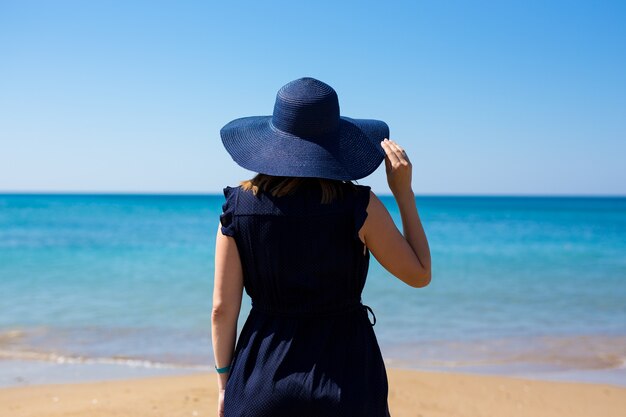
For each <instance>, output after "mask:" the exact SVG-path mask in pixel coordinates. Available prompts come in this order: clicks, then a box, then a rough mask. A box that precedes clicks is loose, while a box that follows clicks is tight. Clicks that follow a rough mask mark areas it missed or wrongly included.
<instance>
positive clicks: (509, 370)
mask: <svg viewBox="0 0 626 417" xmlns="http://www.w3.org/2000/svg"><path fill="white" fill-rule="evenodd" d="M384 363H385V367H386V369H387V370H390V369H394V370H401V371H411V372H413V371H414V372H431V373H441V374H453V375H467V376H492V377H502V378H523V379H529V380H537V381H545V382H569V383H588V384H604V385H611V386H615V387H618V388H626V368H624V367H623V366H622V367H619V368H606V369H554V368H550V367H544V368H540V367H538V366H536V365H529V364H523V363H519V364H516V366H515V365H511V364H509V365H507V366H498V365H491V366H489V365H483V366H473V367H471V366H464V367H441V366H423V365H415V364H411V363H410V362H407V361H405V360H402V359H394V358H389V357H386V358H385V359H384ZM211 372H213V369H212V367H211V366H209V365H204V366H200V365H182V364H163V363H153V362H150V361H141V360H121V359H120V360H118V361H114V362H110V361H105V360H103V361H99V360H97V359H95V360H94V359H86V361H85V362H81V361H76V360H67V358H65V357H60V359H59V360H33V359H8V358H4V359H2V360H0V389H5V388H13V387H29V386H37V385H48V384H74V383H87V382H98V381H100V382H101V381H119V380H126V379H132V378H149V377H167V376H180V375H195V374H201V373H211Z"/></svg>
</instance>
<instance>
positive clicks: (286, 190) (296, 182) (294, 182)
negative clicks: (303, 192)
mask: <svg viewBox="0 0 626 417" xmlns="http://www.w3.org/2000/svg"><path fill="white" fill-rule="evenodd" d="M315 183H317V184H318V185H319V187H320V189H321V190H322V200H321V203H322V204H328V203H331V202H332V201H333V200H335V199H336V198H342V197H343V194H344V191H345V190H346V185H348V188H349V189H354V188H355V187H354V185H355V184H354V183H353V182H352V181H341V180H329V179H325V178H306V177H277V176H274V175H267V174H257V175H255V176H254V178H252V179H249V180H245V181H241V188H242V189H243V190H249V191H252V193H253V194H254V195H257V193H258V192H259V190H261V191H263V192H266V193H269V194H271V195H273V196H275V197H282V196H285V195H288V194H293V193H295V192H296V190H297V189H298V188H300V187H301V186H304V185H313V184H315Z"/></svg>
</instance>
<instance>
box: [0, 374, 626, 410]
mask: <svg viewBox="0 0 626 417" xmlns="http://www.w3.org/2000/svg"><path fill="white" fill-rule="evenodd" d="M387 371H388V376H389V386H390V391H389V407H390V410H391V415H392V417H405V416H407V417H408V416H412V417H419V416H421V417H439V416H442V417H443V416H447V417H452V416H455V417H461V416H467V417H481V416H482V417H486V416H493V417H507V416H520V417H521V416H524V417H552V416H567V417H578V416H581V417H582V416H588V417H598V416H602V417H612V416H616V417H617V416H620V417H623V416H626V387H619V386H615V385H608V384H591V383H578V382H560V381H559V382H556V381H554V382H553V381H542V380H534V379H533V380H531V379H523V378H514V377H503V376H491V375H470V374H454V373H448V372H427V371H414V370H404V369H396V368H388V369H387ZM216 411H217V383H216V375H215V373H198V374H192V375H188V376H167V377H149V378H141V379H126V380H116V381H103V382H83V383H74V384H48V385H33V386H24V387H9V388H3V389H0V415H2V416H12V417H20V416H24V417H26V416H28V417H34V416H47V417H61V416H63V417H70V416H94V417H95V416H120V417H121V416H124V417H129V416H168V417H175V416H216V415H217V412H216ZM294 417H295V416H294Z"/></svg>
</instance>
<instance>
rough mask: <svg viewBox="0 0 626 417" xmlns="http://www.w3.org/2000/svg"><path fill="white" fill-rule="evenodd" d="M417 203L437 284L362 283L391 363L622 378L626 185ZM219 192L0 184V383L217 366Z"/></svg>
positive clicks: (378, 270)
mask: <svg viewBox="0 0 626 417" xmlns="http://www.w3.org/2000/svg"><path fill="white" fill-rule="evenodd" d="M381 200H382V201H383V203H384V204H385V206H386V207H387V208H388V210H389V212H390V213H391V215H392V217H393V218H394V220H395V221H396V224H397V225H398V228H399V229H400V230H401V228H402V226H401V220H400V213H399V211H398V207H397V205H396V203H395V201H394V199H393V197H392V196H381ZM416 201H417V207H418V212H419V214H420V218H421V220H422V224H423V226H424V229H425V231H426V234H427V236H428V240H429V245H430V249H431V257H432V281H431V283H430V284H429V285H428V286H427V287H424V288H412V287H409V286H408V285H406V284H404V283H403V282H402V281H400V280H399V279H397V278H395V277H394V276H392V275H391V274H390V273H388V272H387V271H386V270H385V269H384V268H383V267H381V266H380V265H379V264H378V263H377V262H376V260H375V259H374V257H372V258H371V263H370V269H369V274H368V277H367V283H366V285H365V289H364V291H363V297H362V300H363V303H364V304H367V305H369V306H370V307H371V308H372V310H373V311H374V313H375V315H376V324H375V326H374V327H373V329H374V331H375V334H376V336H377V339H378V343H379V345H380V348H381V351H382V353H383V357H384V360H385V364H386V366H387V367H388V368H391V367H395V368H404V369H417V370H428V371H435V372H460V373H473V374H476V373H477V374H492V375H493V374H495V375H509V376H519V377H526V378H536V379H545V380H565V381H577V382H590V383H594V382H595V383H608V384H614V385H620V386H626V197H576V196H573V197H569V196H566V197H563V196H420V195H418V196H416ZM223 202H224V197H223V195H222V194H215V195H175V194H161V195H149V194H0V386H5V387H6V386H20V385H31V384H39V383H62V382H79V381H90V380H102V379H118V378H129V377H135V376H137V377H141V376H151V375H169V374H187V373H194V372H207V371H213V370H214V368H213V366H214V359H213V352H212V348H211V306H212V305H211V304H212V291H213V266H214V246H215V235H216V231H217V227H218V222H219V214H220V213H221V206H222V203H223ZM249 311H250V299H249V297H248V295H247V294H246V293H245V292H244V294H243V305H242V309H241V313H240V316H239V320H238V331H240V330H241V328H242V326H243V323H244V321H245V319H246V317H247V315H248V313H249Z"/></svg>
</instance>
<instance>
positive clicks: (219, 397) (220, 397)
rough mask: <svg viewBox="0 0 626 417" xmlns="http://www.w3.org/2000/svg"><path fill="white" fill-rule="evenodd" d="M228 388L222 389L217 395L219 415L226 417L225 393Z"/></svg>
mask: <svg viewBox="0 0 626 417" xmlns="http://www.w3.org/2000/svg"><path fill="white" fill-rule="evenodd" d="M225 392H226V390H223V389H221V390H220V392H219V394H218V395H217V417H224V393H225Z"/></svg>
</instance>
